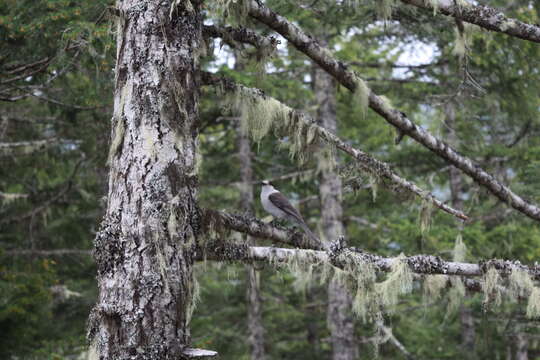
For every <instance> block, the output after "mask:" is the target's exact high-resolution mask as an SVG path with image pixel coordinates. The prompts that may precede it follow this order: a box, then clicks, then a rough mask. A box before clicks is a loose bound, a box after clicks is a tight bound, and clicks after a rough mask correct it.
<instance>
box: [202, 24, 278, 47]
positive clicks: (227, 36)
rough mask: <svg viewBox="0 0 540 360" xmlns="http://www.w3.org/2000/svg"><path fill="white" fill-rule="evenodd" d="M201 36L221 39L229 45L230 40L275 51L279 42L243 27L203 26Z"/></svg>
mask: <svg viewBox="0 0 540 360" xmlns="http://www.w3.org/2000/svg"><path fill="white" fill-rule="evenodd" d="M203 34H204V36H206V37H213V38H222V39H223V40H224V41H226V42H227V43H230V40H231V39H232V40H234V41H238V42H242V43H247V44H251V45H253V46H255V47H256V48H270V49H275V48H276V46H277V45H278V44H279V43H280V41H279V40H278V39H276V38H275V37H273V36H270V37H266V36H262V35H259V34H257V33H256V32H254V31H253V30H250V29H246V28H243V27H238V28H233V27H232V26H225V27H219V26H216V25H204V26H203Z"/></svg>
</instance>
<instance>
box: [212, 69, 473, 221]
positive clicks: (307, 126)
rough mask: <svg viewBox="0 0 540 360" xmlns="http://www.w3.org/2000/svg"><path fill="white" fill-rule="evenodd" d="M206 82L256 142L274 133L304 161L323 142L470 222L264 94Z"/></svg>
mask: <svg viewBox="0 0 540 360" xmlns="http://www.w3.org/2000/svg"><path fill="white" fill-rule="evenodd" d="M202 80H203V83H205V84H212V85H214V86H217V87H218V88H219V89H220V90H223V91H225V92H226V93H228V94H231V95H232V96H231V97H230V99H229V102H230V103H232V104H233V106H234V107H235V108H236V109H237V110H238V111H240V113H241V119H242V123H243V128H245V129H246V130H245V131H247V132H249V133H250V134H251V136H252V138H253V139H254V140H255V141H260V140H261V139H262V138H263V137H264V136H265V135H266V134H268V133H269V132H270V130H272V129H273V130H274V131H275V133H276V134H277V135H278V136H282V137H283V136H287V137H288V139H289V143H290V145H289V151H290V153H291V156H293V157H296V158H298V159H299V160H301V161H304V160H305V159H306V157H307V156H308V154H309V153H311V151H309V150H310V147H311V146H312V145H314V144H315V138H317V139H320V140H321V141H323V142H325V143H327V144H328V145H329V146H331V147H335V148H337V149H339V150H341V151H343V152H344V153H346V154H348V155H350V156H352V157H353V158H354V159H356V161H357V166H358V168H359V169H361V170H363V171H366V172H368V173H369V174H372V175H373V176H375V177H377V178H383V179H385V180H388V181H389V182H391V183H392V185H393V186H394V187H395V188H398V189H403V190H406V191H408V192H411V193H413V194H415V195H417V196H419V197H420V198H422V199H424V200H425V201H428V202H429V203H431V204H433V205H434V206H436V207H437V208H439V209H441V210H443V211H445V212H447V213H449V214H451V215H453V216H455V217H457V218H459V219H462V220H467V216H466V215H465V214H464V213H463V212H462V211H459V210H456V209H454V208H452V207H451V206H448V205H446V204H445V203H443V202H442V201H440V200H438V199H437V198H435V196H433V195H432V194H431V193H429V192H428V191H425V190H423V189H421V188H420V187H418V186H417V185H416V184H414V183H412V182H410V181H408V180H406V179H403V178H401V177H400V176H399V175H398V174H396V173H395V172H394V171H393V170H392V169H391V167H390V165H388V164H386V163H384V162H382V161H379V160H377V159H375V158H374V157H373V156H371V155H370V154H368V153H366V152H363V151H361V150H359V149H356V148H353V147H352V146H350V145H348V144H347V143H346V142H345V141H343V140H341V139H340V138H339V137H337V136H336V135H334V134H332V133H331V132H329V131H327V130H326V129H325V128H323V127H321V126H318V125H317V124H316V122H315V120H314V119H312V118H311V117H310V116H309V115H307V114H305V113H302V112H300V111H298V110H294V109H292V108H290V107H288V106H287V105H285V104H282V103H280V102H279V101H277V100H276V99H273V98H271V97H269V96H267V95H265V94H264V93H263V92H262V91H261V90H258V89H253V88H248V87H245V86H243V85H239V84H236V83H235V82H233V81H232V80H230V79H227V78H223V77H220V76H217V75H214V74H210V73H202Z"/></svg>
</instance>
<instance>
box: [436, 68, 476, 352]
mask: <svg viewBox="0 0 540 360" xmlns="http://www.w3.org/2000/svg"><path fill="white" fill-rule="evenodd" d="M444 71H445V73H447V74H449V73H450V70H449V69H448V65H446V66H445V67H444ZM443 111H444V125H445V127H444V133H445V136H446V141H447V142H448V144H450V145H451V146H453V147H455V148H457V146H458V142H459V139H458V137H457V135H456V130H455V127H456V126H457V125H456V109H455V104H454V102H453V101H452V100H449V101H448V102H447V103H446V104H445V105H444V108H443ZM448 177H449V183H450V196H451V203H452V207H453V208H454V209H457V210H463V199H462V197H461V194H462V192H463V177H462V175H461V173H460V171H459V169H457V168H456V167H454V166H452V165H450V168H449V170H448ZM457 226H458V227H459V228H460V229H462V228H463V222H461V221H460V222H459V223H458V224H457ZM459 322H460V325H461V344H462V348H463V350H464V353H465V354H466V356H467V357H468V358H473V357H474V343H475V340H476V329H475V326H474V316H473V313H472V310H471V309H470V308H468V307H467V306H465V305H461V306H460V307H459Z"/></svg>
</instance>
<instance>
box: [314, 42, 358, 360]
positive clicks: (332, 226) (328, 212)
mask: <svg viewBox="0 0 540 360" xmlns="http://www.w3.org/2000/svg"><path fill="white" fill-rule="evenodd" d="M323 45H326V44H323ZM315 67H316V68H315V70H314V71H313V87H314V92H315V98H316V101H317V104H318V105H319V108H318V111H317V122H318V124H319V125H321V126H323V127H324V128H326V129H327V130H328V131H330V132H331V133H333V134H335V133H336V128H337V121H336V84H335V81H334V79H333V78H332V77H331V76H330V75H329V74H327V73H326V72H325V71H324V70H322V69H320V68H319V67H318V66H316V65H315ZM323 168H324V169H323V171H322V173H321V175H320V179H319V181H320V186H319V192H320V197H321V217H322V226H323V234H322V235H323V237H324V239H323V240H324V241H333V240H336V239H337V238H338V237H339V236H341V235H343V223H342V216H343V210H342V207H341V199H342V194H341V178H340V177H339V175H338V174H337V173H336V172H335V171H334V170H331V169H326V168H325V167H323ZM351 308H352V297H351V295H350V294H349V292H348V290H347V288H346V287H345V286H344V285H343V284H339V283H338V282H337V281H335V280H331V281H330V283H329V284H328V310H327V311H328V312H327V323H328V327H329V329H330V333H331V342H332V359H334V360H351V359H356V357H357V356H358V353H357V347H356V345H355V341H354V322H353V320H352V319H353V317H352V314H351Z"/></svg>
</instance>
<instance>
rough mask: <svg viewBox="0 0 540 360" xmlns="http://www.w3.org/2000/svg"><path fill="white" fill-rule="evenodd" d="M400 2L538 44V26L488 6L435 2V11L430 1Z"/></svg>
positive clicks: (539, 35) (410, 0)
mask: <svg viewBox="0 0 540 360" xmlns="http://www.w3.org/2000/svg"><path fill="white" fill-rule="evenodd" d="M401 2H403V3H405V4H409V5H413V6H416V7H419V8H422V9H428V10H432V11H433V10H435V11H438V12H440V13H442V14H444V15H448V16H452V17H454V18H456V19H460V20H462V21H465V22H468V23H471V24H475V25H478V26H480V27H482V28H484V29H487V30H491V31H497V32H501V33H504V34H507V35H510V36H515V37H517V38H520V39H524V40H528V41H533V42H537V43H540V26H538V25H532V24H527V23H525V22H522V21H519V20H517V19H513V18H509V17H507V16H506V15H505V14H504V13H503V12H502V11H499V10H497V9H494V8H492V7H489V6H485V5H473V4H471V3H469V2H464V1H457V2H456V1H453V0H437V2H436V4H437V6H436V9H433V3H432V2H430V1H425V0H401ZM456 3H457V4H456Z"/></svg>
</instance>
